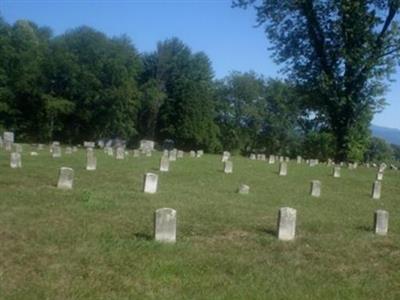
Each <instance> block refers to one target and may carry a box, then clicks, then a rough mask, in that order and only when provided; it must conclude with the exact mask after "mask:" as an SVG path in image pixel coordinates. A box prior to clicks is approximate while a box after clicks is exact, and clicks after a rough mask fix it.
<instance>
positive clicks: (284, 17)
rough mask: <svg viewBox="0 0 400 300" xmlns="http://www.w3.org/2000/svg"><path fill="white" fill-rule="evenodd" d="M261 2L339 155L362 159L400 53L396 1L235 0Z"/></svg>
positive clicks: (272, 34)
mask: <svg viewBox="0 0 400 300" xmlns="http://www.w3.org/2000/svg"><path fill="white" fill-rule="evenodd" d="M234 5H238V6H241V7H248V6H250V5H253V6H255V7H256V10H257V15H258V23H259V24H260V25H264V26H265V32H266V35H267V37H268V38H269V40H270V41H271V42H272V44H273V47H272V50H273V53H274V58H275V60H276V62H278V63H282V64H284V66H285V68H284V71H286V72H287V73H288V74H289V76H290V79H291V80H293V81H294V82H295V83H296V84H297V85H298V86H299V88H301V89H302V91H303V92H304V93H305V94H307V95H309V97H308V98H309V99H310V101H309V103H308V106H309V107H310V108H312V109H315V111H316V112H317V113H318V114H319V118H320V119H321V120H325V123H326V124H327V125H328V126H329V129H330V130H331V132H332V133H333V134H334V137H335V144H336V158H337V159H339V160H346V159H349V160H357V159H361V158H362V154H363V152H364V151H365V149H366V147H367V145H368V137H369V134H370V133H369V129H368V126H369V123H370V120H371V118H372V116H373V113H374V112H376V111H378V110H379V109H381V108H382V106H383V104H384V100H383V99H382V98H381V96H382V95H383V93H384V90H385V85H384V83H383V81H382V80H383V79H384V78H385V76H388V75H389V74H391V73H392V72H393V71H394V66H395V63H396V61H399V58H400V30H399V22H398V19H396V16H398V12H399V5H400V1H399V0H386V1H384V0H340V1H338V0H326V1H323V0H264V1H257V0H236V1H234Z"/></svg>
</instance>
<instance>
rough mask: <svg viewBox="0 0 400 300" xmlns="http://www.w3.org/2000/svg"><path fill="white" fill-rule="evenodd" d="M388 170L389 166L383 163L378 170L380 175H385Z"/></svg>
mask: <svg viewBox="0 0 400 300" xmlns="http://www.w3.org/2000/svg"><path fill="white" fill-rule="evenodd" d="M386 168H387V165H386V164H385V163H381V164H380V165H379V170H378V172H379V173H383V172H384V171H385V170H386Z"/></svg>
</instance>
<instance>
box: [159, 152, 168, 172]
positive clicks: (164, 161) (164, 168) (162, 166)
mask: <svg viewBox="0 0 400 300" xmlns="http://www.w3.org/2000/svg"><path fill="white" fill-rule="evenodd" d="M160 171H161V172H168V171H169V159H168V157H165V156H161V160H160Z"/></svg>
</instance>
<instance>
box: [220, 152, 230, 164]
mask: <svg viewBox="0 0 400 300" xmlns="http://www.w3.org/2000/svg"><path fill="white" fill-rule="evenodd" d="M230 157H231V154H230V153H229V152H228V151H224V152H223V153H222V159H221V161H222V162H226V161H228V160H229V158H230Z"/></svg>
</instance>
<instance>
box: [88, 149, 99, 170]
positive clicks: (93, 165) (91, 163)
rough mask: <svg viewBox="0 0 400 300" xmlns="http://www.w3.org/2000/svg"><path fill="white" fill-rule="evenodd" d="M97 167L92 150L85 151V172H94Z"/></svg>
mask: <svg viewBox="0 0 400 300" xmlns="http://www.w3.org/2000/svg"><path fill="white" fill-rule="evenodd" d="M96 167H97V159H96V156H95V154H94V150H93V148H87V149H86V170H88V171H94V170H96Z"/></svg>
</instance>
